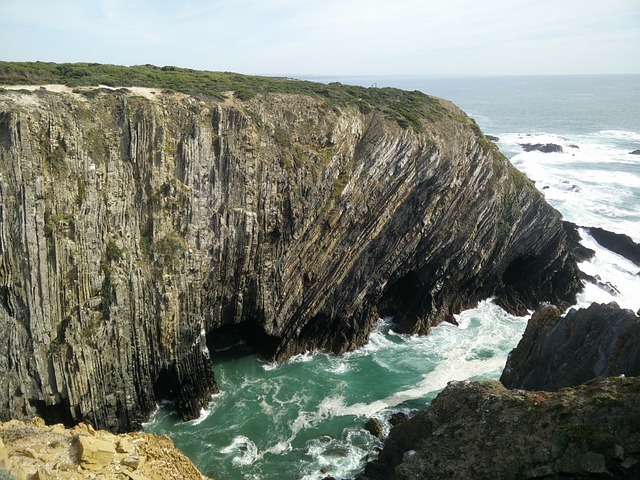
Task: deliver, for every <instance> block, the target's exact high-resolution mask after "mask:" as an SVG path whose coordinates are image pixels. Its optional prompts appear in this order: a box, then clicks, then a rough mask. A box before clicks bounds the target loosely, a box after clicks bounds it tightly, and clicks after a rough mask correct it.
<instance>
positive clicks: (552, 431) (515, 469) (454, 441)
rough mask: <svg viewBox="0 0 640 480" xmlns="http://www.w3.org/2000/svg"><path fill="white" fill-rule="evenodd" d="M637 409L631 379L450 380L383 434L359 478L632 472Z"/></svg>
mask: <svg viewBox="0 0 640 480" xmlns="http://www.w3.org/2000/svg"><path fill="white" fill-rule="evenodd" d="M639 405H640V379H638V378H611V379H599V380H594V381H593V382H591V383H590V384H588V385H584V386H581V387H578V388H575V389H567V390H565V391H562V392H528V391H524V390H507V389H506V388H504V386H502V385H501V384H500V383H499V382H497V381H487V382H471V383H470V382H450V383H449V385H448V386H447V387H446V388H445V389H444V390H443V391H442V393H440V394H439V395H438V396H437V397H436V398H435V399H434V400H433V402H432V403H431V405H430V406H429V407H428V408H427V409H426V410H425V411H423V412H420V413H418V414H417V415H416V416H414V417H413V418H411V419H410V420H408V421H407V422H404V423H402V424H400V425H398V426H397V427H394V428H393V429H392V430H391V433H390V435H389V437H388V439H387V440H386V442H385V446H384V449H383V451H382V452H381V453H380V455H379V458H378V459H377V460H376V461H373V462H371V463H369V464H367V467H366V469H365V472H364V474H363V475H362V476H360V477H359V480H378V479H379V480H383V479H384V480H401V479H404V480H409V479H416V478H424V479H441V478H448V479H452V480H462V479H467V478H495V479H502V480H509V479H513V480H516V479H521V478H554V479H577V478H619V479H634V478H638V476H639V475H640V435H639V434H638V425H640V414H639V412H640V410H639V409H638V406H639Z"/></svg>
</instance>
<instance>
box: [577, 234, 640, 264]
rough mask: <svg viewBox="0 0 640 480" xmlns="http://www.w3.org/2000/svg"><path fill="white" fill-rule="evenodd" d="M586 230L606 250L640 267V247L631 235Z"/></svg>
mask: <svg viewBox="0 0 640 480" xmlns="http://www.w3.org/2000/svg"><path fill="white" fill-rule="evenodd" d="M585 230H586V231H587V232H589V235H591V236H592V237H593V238H594V240H595V241H596V242H598V243H599V244H600V245H602V246H603V247H605V248H606V249H608V250H611V251H612V252H614V253H617V254H618V255H622V256H623V257H625V258H626V259H627V260H631V261H632V262H633V263H634V264H636V265H638V266H640V245H639V244H637V243H635V242H634V241H633V239H632V238H631V237H630V236H629V235H625V234H624V233H614V232H610V231H608V230H605V229H603V228H598V227H586V228H585Z"/></svg>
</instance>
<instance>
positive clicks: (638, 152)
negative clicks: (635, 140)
mask: <svg viewBox="0 0 640 480" xmlns="http://www.w3.org/2000/svg"><path fill="white" fill-rule="evenodd" d="M629 154H630V155H640V150H634V151H633V152H629Z"/></svg>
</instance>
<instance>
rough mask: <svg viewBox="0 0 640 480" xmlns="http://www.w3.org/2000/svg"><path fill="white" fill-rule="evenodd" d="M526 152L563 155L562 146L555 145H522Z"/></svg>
mask: <svg viewBox="0 0 640 480" xmlns="http://www.w3.org/2000/svg"><path fill="white" fill-rule="evenodd" d="M519 145H520V146H521V147H522V149H523V150H524V151H525V152H536V151H537V152H542V153H556V152H558V153H562V151H563V150H562V146H561V145H557V144H555V143H520V144H519Z"/></svg>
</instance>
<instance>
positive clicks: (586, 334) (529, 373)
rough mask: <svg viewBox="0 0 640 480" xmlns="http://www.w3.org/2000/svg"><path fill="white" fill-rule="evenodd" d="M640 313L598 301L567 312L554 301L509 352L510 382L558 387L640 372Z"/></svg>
mask: <svg viewBox="0 0 640 480" xmlns="http://www.w3.org/2000/svg"><path fill="white" fill-rule="evenodd" d="M639 339H640V318H639V317H638V315H636V314H635V313H634V312H632V311H631V310H626V309H622V308H620V307H619V306H618V305H616V304H615V303H610V304H606V305H602V304H598V303H593V304H592V305H591V306H590V307H589V308H586V309H579V310H575V309H571V310H570V311H569V312H568V313H567V314H566V315H565V316H562V312H561V311H560V310H559V309H558V308H557V307H554V306H553V305H545V306H542V307H540V308H539V309H538V310H536V312H535V313H534V314H533V315H532V317H531V319H530V320H529V323H528V324H527V328H526V330H525V332H524V335H523V337H522V339H521V340H520V343H518V346H517V347H516V348H515V349H514V350H513V351H512V352H511V353H510V354H509V358H508V359H507V364H506V366H505V369H504V371H503V372H502V376H501V377H500V381H501V382H502V383H503V384H504V385H505V386H506V387H507V388H523V389H527V390H552V391H555V390H559V389H560V388H563V387H571V386H576V385H580V384H582V383H584V382H586V381H588V380H591V379H592V378H595V377H598V376H612V375H621V374H622V375H628V376H631V375H632V376H637V375H640V349H638V340H639Z"/></svg>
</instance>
